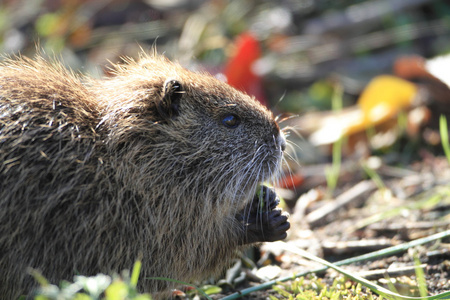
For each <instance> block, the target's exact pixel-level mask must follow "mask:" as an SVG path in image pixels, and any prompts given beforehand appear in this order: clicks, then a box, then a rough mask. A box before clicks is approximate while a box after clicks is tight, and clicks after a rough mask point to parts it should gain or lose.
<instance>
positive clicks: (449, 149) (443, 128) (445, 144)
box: [439, 115, 450, 163]
mask: <svg viewBox="0 0 450 300" xmlns="http://www.w3.org/2000/svg"><path fill="white" fill-rule="evenodd" d="M439 132H440V134H441V142H442V148H444V153H445V156H446V157H447V160H448V162H449V163H450V143H449V140H448V127H447V119H446V118H445V116H444V115H441V117H440V118H439Z"/></svg>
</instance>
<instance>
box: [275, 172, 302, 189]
mask: <svg viewBox="0 0 450 300" xmlns="http://www.w3.org/2000/svg"><path fill="white" fill-rule="evenodd" d="M304 181H305V177H303V175H302V174H300V173H295V174H286V175H285V176H283V177H282V178H281V180H279V182H278V184H277V185H276V186H277V187H279V188H283V189H291V190H292V189H295V188H296V187H299V186H301V185H302V184H303V182H304Z"/></svg>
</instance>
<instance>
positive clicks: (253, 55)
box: [224, 33, 267, 105]
mask: <svg viewBox="0 0 450 300" xmlns="http://www.w3.org/2000/svg"><path fill="white" fill-rule="evenodd" d="M260 57H261V47H260V45H259V42H258V41H257V40H256V38H255V37H254V36H253V35H252V34H250V33H242V34H241V35H240V36H239V37H238V38H237V39H236V53H235V54H234V56H232V57H231V58H230V59H229V60H228V63H227V64H226V66H225V71H224V73H225V76H226V77H227V81H228V84H229V85H231V86H233V87H235V88H237V89H238V90H241V91H243V92H246V93H247V94H249V95H252V96H255V98H256V99H258V100H259V102H261V103H262V104H264V105H267V102H266V99H265V97H264V91H263V88H262V82H261V78H260V77H259V76H258V75H256V74H255V73H254V72H253V70H252V66H253V64H254V63H255V61H257V60H258V59H259V58H260Z"/></svg>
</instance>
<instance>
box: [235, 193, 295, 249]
mask: <svg viewBox="0 0 450 300" xmlns="http://www.w3.org/2000/svg"><path fill="white" fill-rule="evenodd" d="M261 203H262V204H261ZM279 203H280V199H279V198H278V196H277V194H276V193H275V191H274V190H273V189H271V188H269V187H266V186H262V187H261V190H260V191H258V193H257V195H255V197H254V198H253V201H252V203H250V207H248V208H246V209H245V210H244V212H243V213H242V214H239V215H238V216H237V218H238V220H239V221H240V222H241V224H242V225H243V226H244V237H243V239H242V244H249V243H256V242H274V241H278V240H282V239H285V238H286V236H287V233H286V231H287V230H288V229H289V228H290V226H291V225H290V223H289V222H288V215H287V213H283V212H282V210H281V209H279V208H276V206H277V205H278V204H279Z"/></svg>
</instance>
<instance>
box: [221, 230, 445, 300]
mask: <svg viewBox="0 0 450 300" xmlns="http://www.w3.org/2000/svg"><path fill="white" fill-rule="evenodd" d="M447 237H450V230H447V231H444V232H440V233H437V234H434V235H431V236H428V237H425V238H421V239H417V240H414V241H411V242H408V243H404V244H400V245H396V246H393V247H389V248H386V249H382V250H378V251H374V252H372V253H368V254H364V255H360V256H356V257H352V258H349V259H345V260H341V261H338V262H335V263H334V264H331V263H329V262H327V261H325V260H323V259H321V258H318V257H315V256H314V255H311V254H309V253H308V252H306V251H304V250H302V249H299V248H297V247H294V246H292V245H289V244H286V243H283V242H277V243H279V244H280V245H279V247H280V248H281V249H284V250H286V251H289V252H292V253H294V254H297V255H300V256H303V257H305V258H307V259H311V260H314V261H316V262H319V263H321V264H323V265H324V266H325V267H322V268H317V269H314V270H309V271H305V272H301V273H298V274H293V275H291V276H287V277H283V278H278V279H276V280H272V281H269V282H265V283H263V284H260V285H258V286H254V287H250V288H247V289H244V290H241V291H239V292H238V293H234V294H231V295H229V296H226V297H224V298H223V299H222V300H232V299H238V298H240V297H242V296H245V295H249V294H251V293H253V292H256V291H259V290H264V289H269V288H272V286H275V285H277V284H279V283H281V282H287V281H291V280H296V278H300V277H302V276H306V275H308V274H312V273H319V272H323V271H325V270H326V269H327V268H332V269H334V270H336V271H338V272H339V273H341V274H343V275H345V276H347V278H350V279H351V280H353V281H354V282H357V283H360V284H361V285H362V286H365V287H366V288H368V289H370V290H372V292H373V293H375V294H378V295H380V296H382V297H384V298H388V299H396V300H397V299H405V300H406V299H429V300H434V299H445V298H447V299H450V292H445V293H441V294H438V295H434V296H431V297H425V298H423V297H421V298H418V297H409V296H402V295H399V294H396V293H395V292H392V291H390V290H388V289H386V288H384V287H381V286H378V285H375V284H373V283H372V282H370V281H368V280H366V279H364V278H361V277H358V276H355V275H353V274H351V273H349V272H347V271H345V270H344V269H342V268H340V267H339V266H343V265H348V264H351V263H356V262H362V261H369V260H373V259H376V258H380V257H385V256H390V255H394V254H397V253H401V252H404V251H407V250H408V249H410V248H413V247H416V246H419V245H423V244H426V243H430V242H433V241H437V240H441V239H443V238H447ZM418 276H420V275H418ZM444 297H445V298H444ZM287 299H289V298H287ZM298 299H305V300H309V299H315V298H304V297H299V298H298ZM352 299H353V298H352ZM356 299H358V298H356ZM374 299H375V298H374ZM378 299H383V298H378Z"/></svg>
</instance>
